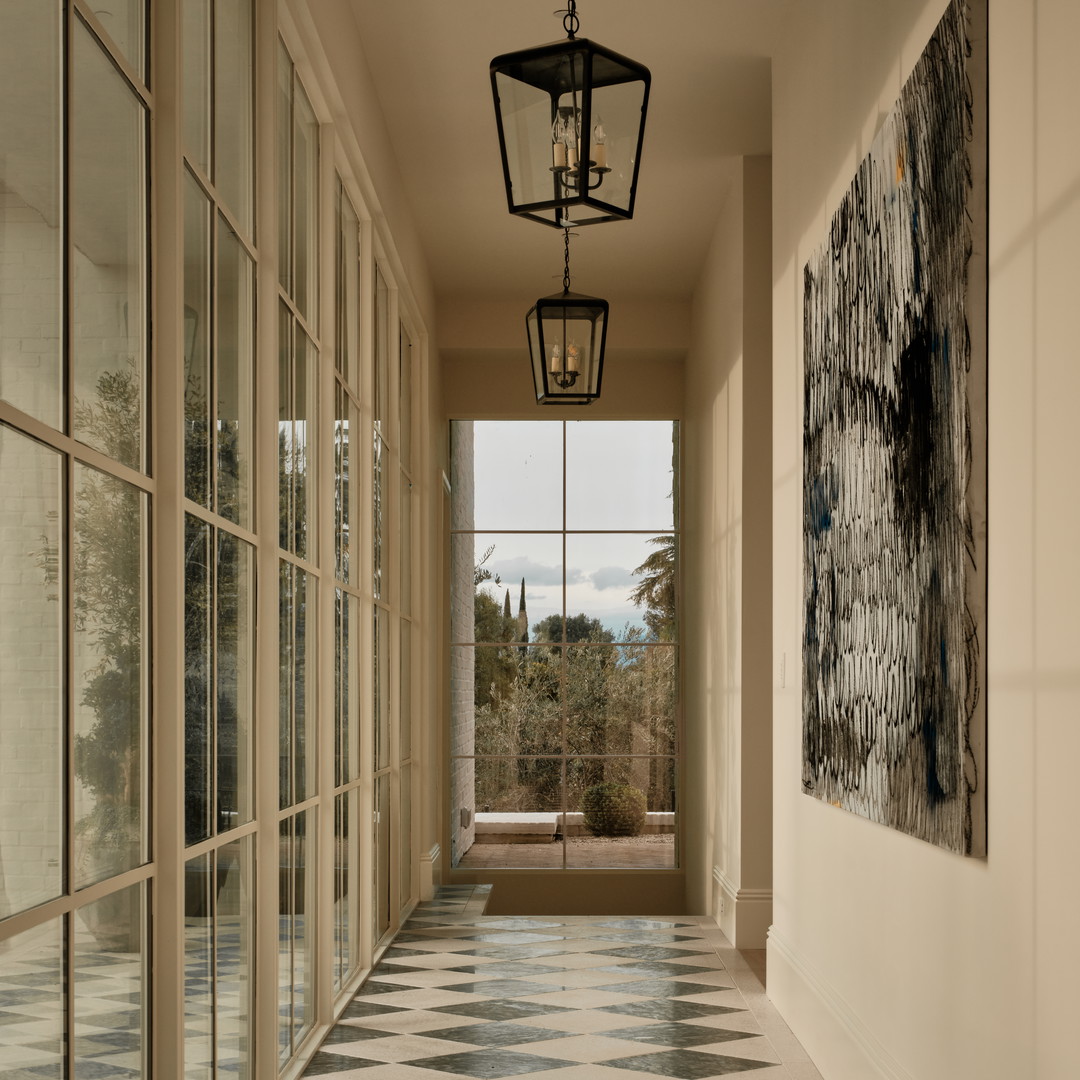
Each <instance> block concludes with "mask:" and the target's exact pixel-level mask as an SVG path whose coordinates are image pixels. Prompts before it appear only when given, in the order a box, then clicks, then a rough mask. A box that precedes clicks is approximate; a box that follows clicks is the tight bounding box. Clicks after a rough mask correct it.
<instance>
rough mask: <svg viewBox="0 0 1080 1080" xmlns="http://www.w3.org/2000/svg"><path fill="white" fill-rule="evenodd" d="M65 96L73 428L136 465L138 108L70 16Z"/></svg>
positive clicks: (141, 273) (140, 289) (142, 257)
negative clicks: (69, 88)
mask: <svg viewBox="0 0 1080 1080" xmlns="http://www.w3.org/2000/svg"><path fill="white" fill-rule="evenodd" d="M74 41H75V45H74V62H73V69H72V80H73V85H72V93H71V123H70V130H71V139H70V145H71V161H70V175H71V178H72V180H71V196H70V206H71V214H70V220H71V251H72V259H73V262H74V297H73V301H72V305H73V311H74V325H73V331H72V351H73V356H72V367H73V370H74V380H75V422H74V433H75V435H76V437H77V438H79V439H81V440H82V441H83V442H85V443H87V444H89V445H90V446H93V447H95V448H96V449H98V450H100V451H102V453H105V454H108V455H109V457H111V458H114V459H115V460H116V461H120V462H122V463H123V464H125V465H130V466H131V467H132V468H134V469H139V468H142V464H143V454H144V451H143V442H144V438H143V436H144V430H143V429H144V412H143V397H144V372H145V364H146V340H147V334H146V315H147V304H146V276H147V275H146V254H147V253H146V246H147V244H146V224H147V206H146V113H145V109H144V106H143V104H142V102H141V101H140V100H139V99H138V98H137V97H136V96H135V95H134V93H132V91H131V90H130V88H129V87H128V85H127V83H126V82H125V81H124V80H123V78H122V77H121V76H120V73H119V72H118V71H117V70H116V68H115V67H113V65H112V63H111V62H110V61H109V60H108V58H107V57H106V56H105V54H104V53H103V52H102V50H101V48H100V47H99V46H98V45H97V44H96V42H95V41H94V39H93V38H92V37H91V36H90V34H89V32H88V31H87V30H86V28H85V27H84V26H83V24H82V23H81V22H80V21H79V20H76V21H75V39H74Z"/></svg>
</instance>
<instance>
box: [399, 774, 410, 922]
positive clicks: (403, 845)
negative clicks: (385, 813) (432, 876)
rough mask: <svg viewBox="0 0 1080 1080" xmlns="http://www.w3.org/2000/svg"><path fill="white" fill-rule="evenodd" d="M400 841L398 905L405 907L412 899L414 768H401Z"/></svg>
mask: <svg viewBox="0 0 1080 1080" xmlns="http://www.w3.org/2000/svg"><path fill="white" fill-rule="evenodd" d="M398 843H399V845H400V851H399V864H398V881H399V883H400V895H399V897H398V907H399V908H403V907H405V906H406V905H407V904H408V903H409V901H410V900H411V899H412V888H413V885H412V882H413V872H412V871H413V866H412V768H411V767H410V766H408V765H405V766H403V767H402V769H401V812H400V813H399V815H398Z"/></svg>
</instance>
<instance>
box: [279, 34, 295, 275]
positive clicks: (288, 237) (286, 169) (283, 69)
mask: <svg viewBox="0 0 1080 1080" xmlns="http://www.w3.org/2000/svg"><path fill="white" fill-rule="evenodd" d="M292 85H293V66H292V60H291V59H290V58H289V54H288V52H287V51H286V49H285V46H284V45H283V44H282V43H280V42H279V43H278V63H277V117H276V125H277V131H276V139H275V142H276V156H277V181H278V281H279V282H280V284H281V286H282V288H283V289H284V290H285V292H286V293H287V294H288V295H290V296H291V295H292V291H293V289H292V283H293V247H292V244H293V235H292V208H293V195H292V129H293V121H292Z"/></svg>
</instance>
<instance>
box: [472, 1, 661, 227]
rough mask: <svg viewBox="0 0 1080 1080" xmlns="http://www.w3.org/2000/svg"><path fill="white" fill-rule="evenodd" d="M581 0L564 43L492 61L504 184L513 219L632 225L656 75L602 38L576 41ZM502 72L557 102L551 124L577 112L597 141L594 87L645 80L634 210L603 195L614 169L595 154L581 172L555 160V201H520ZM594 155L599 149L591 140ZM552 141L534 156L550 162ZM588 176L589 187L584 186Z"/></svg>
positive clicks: (579, 125) (570, 12) (634, 158)
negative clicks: (575, 213)
mask: <svg viewBox="0 0 1080 1080" xmlns="http://www.w3.org/2000/svg"><path fill="white" fill-rule="evenodd" d="M576 8H577V5H576V3H575V0H569V7H568V8H567V9H566V11H565V14H564V18H563V26H564V28H565V29H566V31H567V37H566V39H565V40H563V41H555V42H551V43H550V44H547V45H540V46H537V47H536V48H532V49H521V50H519V51H517V52H510V53H504V54H502V55H501V56H497V57H495V59H494V60H492V61H491V92H492V96H493V99H494V103H495V122H496V125H497V127H498V133H499V153H500V156H501V158H502V169H503V182H504V184H505V186H506V201H507V207H508V209H509V211H510V213H512V214H518V215H520V216H522V217H526V218H529V219H531V220H533V221H539V222H541V223H543V224H545V225H550V226H552V227H554V228H557V229H563V228H568V227H570V226H573V227H577V226H579V225H591V224H596V223H598V222H603V221H616V220H628V219H630V218H632V217H633V216H634V203H635V200H636V198H637V183H638V172H639V169H640V166H641V150H642V145H643V142H644V137H645V118H646V114H647V112H648V106H649V88H650V85H651V82H652V76H651V75H650V73H649V69H648V68H647V67H645V65H644V64H639V63H638V62H637V61H636V60H631V59H629V58H628V57H626V56H623V55H621V54H620V53H617V52H615V51H613V50H612V49H608V48H606V47H605V46H603V45H600V44H598V43H597V42H595V41H589V40H588V39H587V38H578V37H576V36H575V34H576V32H577V28H578V17H577V11H576ZM500 75H503V76H505V77H507V78H509V79H512V80H513V81H515V82H519V83H524V84H527V85H529V86H531V87H533V88H535V89H537V90H540V91H543V92H544V93H546V94H547V95H548V98H549V101H550V123H551V126H552V129H554V128H555V126H556V125H557V124H558V123H559V121H560V118H561V119H562V121H563V122H566V120H567V119H568V115H563V116H562V117H560V114H569V113H570V112H573V113H574V116H573V118H572V121H573V123H574V125H575V128H576V129H577V130H579V131H580V132H584V133H585V137H586V139H587V140H591V139H592V134H591V133H592V132H593V130H594V120H595V119H596V118H597V114H596V111H595V110H594V108H593V92H594V90H597V89H601V88H604V87H609V86H615V85H619V84H623V83H632V82H641V83H642V84H643V85H642V101H641V119H640V122H639V124H638V130H637V139H636V144H635V147H634V151H633V153H632V155H631V158H630V163H631V176H630V184H629V195H628V205H626V206H625V207H624V206H620V205H617V204H615V203H613V202H611V201H608V200H606V199H604V198H603V193H604V186H603V182H604V178H605V175H606V174H607V173H610V172H611V169H610V168H609V167H607V162H606V161H604V162H603V163H598V162H597V161H595V160H593V159H592V158H591V157H584V160H583V161H581V163H580V164H581V165H583V166H584V169H582V168H579V167H578V166H577V165H575V164H573V163H565V162H564V163H561V164H560V163H558V162H553V163H552V165H551V167H550V172H551V183H552V194H551V197H550V198H544V199H533V200H531V201H527V202H521V203H518V202H515V194H514V185H513V176H512V173H513V169H512V167H511V163H510V155H509V154H508V151H507V141H506V139H507V133H506V130H505V127H504V123H503V111H502V104H501V99H500V93H499V84H498V76H500ZM567 94H569V95H571V99H572V101H573V105H572V106H571V107H570V108H567V107H566V106H565V105H564V106H560V104H559V102H560V99H561V98H563V97H565V95H567ZM588 145H589V153H590V154H591V153H593V152H594V147H593V145H592V143H591V141H590V142H589V144H588ZM551 150H552V146H551V143H546V144H545V145H544V146H543V147H536V148H535V151H534V153H535V154H541V155H543V159H544V160H550V158H551ZM583 174H584V183H582V180H583ZM574 208H578V209H580V210H581V211H582V213H581V216H578V217H574V218H573V219H571V216H570V214H571V210H573V209H574Z"/></svg>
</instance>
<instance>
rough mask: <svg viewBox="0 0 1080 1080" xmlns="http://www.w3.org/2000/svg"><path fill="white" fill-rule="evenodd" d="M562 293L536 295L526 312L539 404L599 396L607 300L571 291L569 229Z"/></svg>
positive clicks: (570, 402)
mask: <svg viewBox="0 0 1080 1080" xmlns="http://www.w3.org/2000/svg"><path fill="white" fill-rule="evenodd" d="M563 244H564V249H565V256H564V269H563V289H562V292H561V293H555V294H554V295H552V296H544V297H541V298H540V299H539V300H537V301H536V303H535V304H534V305H533V306H532V307H531V308H530V309H529V313H528V314H527V315H526V316H525V328H526V331H527V332H528V337H529V356H530V359H531V360H532V372H533V383H534V385H535V388H536V400H537V402H538V403H539V404H541V405H588V404H590V403H591V402H593V401H595V400H596V399H597V398H598V397H599V396H600V381H601V377H602V375H603V371H604V346H605V343H606V339H607V316H608V302H607V301H606V300H601V299H599V298H598V297H595V296H583V295H582V294H581V293H575V292H571V291H570V230H569V229H564V230H563Z"/></svg>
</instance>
